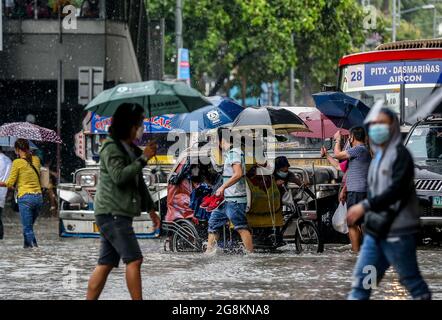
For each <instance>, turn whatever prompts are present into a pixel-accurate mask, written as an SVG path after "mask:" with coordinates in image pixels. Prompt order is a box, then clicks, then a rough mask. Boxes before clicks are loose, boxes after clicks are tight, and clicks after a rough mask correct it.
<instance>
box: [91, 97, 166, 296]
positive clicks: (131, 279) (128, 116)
mask: <svg viewBox="0 0 442 320" xmlns="http://www.w3.org/2000/svg"><path fill="white" fill-rule="evenodd" d="M143 113H144V111H143V108H142V107H141V106H140V105H138V104H122V105H120V106H119V107H118V109H117V111H116V112H115V114H114V116H113V118H112V124H111V127H110V129H109V133H110V137H109V138H108V139H107V140H106V141H105V142H104V143H103V146H102V147H101V149H100V180H99V182H98V186H97V192H96V195H95V200H94V208H95V221H96V223H97V226H98V227H99V229H100V238H101V244H100V254H99V258H98V265H97V266H96V268H95V270H94V272H93V273H92V275H91V277H90V279H89V284H88V290H87V299H88V300H92V299H98V298H99V296H100V294H101V292H102V290H103V288H104V285H105V284H106V280H107V277H108V275H109V273H110V272H111V271H112V269H113V268H115V267H118V264H119V261H120V259H121V260H123V262H124V263H125V264H126V282H127V287H128V290H129V293H130V296H131V298H132V299H134V300H141V299H142V285H141V272H140V269H141V263H142V261H143V255H142V254H141V250H140V246H139V244H138V240H137V238H136V236H135V232H134V229H133V226H132V223H133V218H134V217H136V216H139V215H140V214H141V212H144V211H145V212H148V213H149V214H150V218H151V219H152V222H153V225H154V229H158V228H159V227H160V218H159V217H158V215H157V214H156V213H155V207H154V203H153V201H152V198H151V197H150V194H149V190H148V189H147V186H146V184H145V183H144V179H143V174H142V170H143V168H144V167H145V166H146V164H147V161H148V160H149V159H151V158H152V157H154V156H155V154H156V144H154V143H149V144H148V145H147V146H146V147H145V148H144V151H141V149H140V148H138V147H137V146H136V145H135V144H134V143H133V141H134V140H135V139H136V138H140V136H141V135H142V134H143V131H144V125H143V120H144V114H143Z"/></svg>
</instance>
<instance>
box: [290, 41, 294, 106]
mask: <svg viewBox="0 0 442 320" xmlns="http://www.w3.org/2000/svg"><path fill="white" fill-rule="evenodd" d="M292 43H293V45H294V43H295V36H294V34H293V33H292ZM289 105H290V106H294V105H295V68H294V67H293V66H292V67H290V79H289Z"/></svg>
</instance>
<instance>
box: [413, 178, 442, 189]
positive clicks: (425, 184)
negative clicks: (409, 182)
mask: <svg viewBox="0 0 442 320" xmlns="http://www.w3.org/2000/svg"><path fill="white" fill-rule="evenodd" d="M415 186H416V190H418V191H440V190H441V188H442V180H430V179H420V180H417V181H416V183H415Z"/></svg>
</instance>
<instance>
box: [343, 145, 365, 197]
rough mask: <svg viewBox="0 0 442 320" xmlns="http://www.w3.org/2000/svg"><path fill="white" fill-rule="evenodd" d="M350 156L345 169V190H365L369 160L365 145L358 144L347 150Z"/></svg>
mask: <svg viewBox="0 0 442 320" xmlns="http://www.w3.org/2000/svg"><path fill="white" fill-rule="evenodd" d="M347 153H348V155H349V156H350V158H349V161H348V170H347V180H346V181H347V182H346V184H347V192H367V190H368V184H367V177H368V168H369V166H370V162H371V155H370V151H368V148H367V146H366V145H363V144H361V145H358V146H356V147H353V148H350V149H348V150H347Z"/></svg>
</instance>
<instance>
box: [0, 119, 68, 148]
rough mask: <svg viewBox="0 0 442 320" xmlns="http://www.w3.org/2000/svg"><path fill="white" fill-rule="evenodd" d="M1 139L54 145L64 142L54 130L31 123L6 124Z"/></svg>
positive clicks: (0, 129) (0, 128)
mask: <svg viewBox="0 0 442 320" xmlns="http://www.w3.org/2000/svg"><path fill="white" fill-rule="evenodd" d="M0 137H16V138H20V139H27V140H34V141H43V142H54V143H61V142H62V141H61V139H60V137H59V136H57V134H56V133H55V131H54V130H51V129H47V128H43V127H40V126H37V125H35V124H32V123H29V122H11V123H5V124H4V125H2V126H1V127H0Z"/></svg>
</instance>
